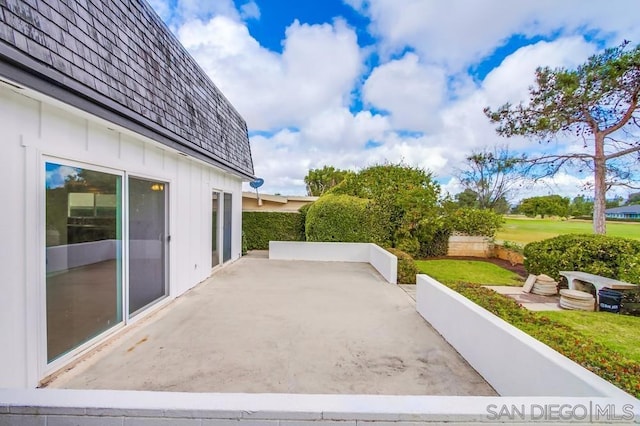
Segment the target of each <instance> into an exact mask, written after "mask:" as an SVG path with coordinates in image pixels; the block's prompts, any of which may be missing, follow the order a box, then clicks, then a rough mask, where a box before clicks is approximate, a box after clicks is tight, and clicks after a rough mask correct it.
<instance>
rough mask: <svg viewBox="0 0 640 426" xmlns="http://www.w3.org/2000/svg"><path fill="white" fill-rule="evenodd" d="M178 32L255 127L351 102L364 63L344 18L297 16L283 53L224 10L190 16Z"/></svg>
mask: <svg viewBox="0 0 640 426" xmlns="http://www.w3.org/2000/svg"><path fill="white" fill-rule="evenodd" d="M178 36H179V38H180V40H181V42H182V43H183V44H184V45H185V46H186V47H187V49H188V50H189V51H190V53H191V54H192V55H193V56H194V57H195V58H196V60H197V61H198V62H199V63H200V65H201V66H202V67H203V68H204V70H205V71H207V73H208V74H209V75H210V76H211V78H212V79H213V81H214V82H215V83H216V84H217V85H218V87H220V89H221V90H222V91H223V92H224V94H225V95H226V96H227V97H228V98H229V99H230V100H231V102H232V103H233V104H234V105H235V106H236V108H237V109H238V110H239V111H240V113H241V114H242V115H243V116H244V117H245V119H246V120H247V123H248V125H249V127H250V128H251V129H253V130H258V129H274V128H278V127H289V126H299V125H300V124H301V123H302V122H304V121H305V120H307V119H308V118H309V117H312V116H314V115H316V114H318V113H320V112H322V111H323V110H325V109H327V108H336V107H341V106H344V105H348V103H349V102H350V93H351V91H352V89H353V87H354V85H355V84H356V82H357V79H358V76H359V75H360V73H361V71H362V67H363V65H362V58H361V53H360V49H359V46H358V43H357V38H356V35H355V33H354V31H353V30H352V29H351V28H348V27H347V26H346V24H345V23H344V22H343V21H340V20H337V21H335V22H334V23H333V24H322V25H307V24H301V23H299V22H298V21H295V22H293V23H292V24H291V25H290V26H289V27H288V28H287V30H286V39H285V40H284V41H283V52H282V54H279V53H275V52H272V51H270V50H268V49H265V48H263V47H262V46H260V44H259V43H258V42H257V41H256V40H255V39H254V38H253V37H251V35H250V34H249V31H248V29H247V27H246V26H245V25H244V24H243V23H241V22H237V21H234V20H232V19H229V18H226V17H224V16H216V17H214V18H213V19H211V20H210V21H208V22H202V21H198V20H195V21H191V22H188V23H186V24H185V25H183V26H182V27H181V28H180V29H179V31H178Z"/></svg>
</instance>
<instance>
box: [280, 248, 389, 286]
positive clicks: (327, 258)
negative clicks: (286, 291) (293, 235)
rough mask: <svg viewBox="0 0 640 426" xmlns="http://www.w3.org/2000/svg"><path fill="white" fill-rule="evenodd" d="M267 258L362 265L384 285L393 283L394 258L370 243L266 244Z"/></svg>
mask: <svg viewBox="0 0 640 426" xmlns="http://www.w3.org/2000/svg"><path fill="white" fill-rule="evenodd" d="M269 259H274V260H309V261H318V262H322V261H324V262H366V263H370V264H371V265H372V266H373V267H374V268H375V269H376V270H377V271H378V272H379V273H380V275H382V276H383V277H384V278H385V279H386V280H387V282H390V283H391V284H397V271H398V258H397V257H396V256H394V255H393V254H391V253H389V252H388V251H386V250H385V249H383V248H382V247H380V246H378V245H376V244H372V243H334V242H300V241H269Z"/></svg>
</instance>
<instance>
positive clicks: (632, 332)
mask: <svg viewBox="0 0 640 426" xmlns="http://www.w3.org/2000/svg"><path fill="white" fill-rule="evenodd" d="M540 315H543V316H545V317H547V318H549V319H552V320H555V321H558V322H560V323H562V324H565V325H567V326H569V327H571V328H573V329H574V330H578V331H580V332H582V333H583V334H585V335H587V336H589V337H590V338H592V339H593V340H594V341H596V342H598V343H600V344H601V345H603V346H606V347H608V348H611V349H613V350H615V351H616V352H619V353H620V354H622V355H624V356H625V357H627V358H629V359H632V360H634V361H636V362H638V363H640V331H639V330H640V317H631V316H627V315H617V314H611V313H607V312H576V311H558V312H541V313H540Z"/></svg>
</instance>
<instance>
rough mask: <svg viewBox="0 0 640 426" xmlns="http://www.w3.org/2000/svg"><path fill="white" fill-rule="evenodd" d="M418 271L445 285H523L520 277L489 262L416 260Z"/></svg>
mask: <svg viewBox="0 0 640 426" xmlns="http://www.w3.org/2000/svg"><path fill="white" fill-rule="evenodd" d="M416 266H417V267H418V271H419V272H420V273H422V274H427V275H429V276H430V277H433V278H435V279H436V280H438V281H440V282H441V283H443V284H451V283H456V282H460V281H462V282H467V283H474V284H484V285H522V283H523V280H522V278H521V277H520V276H519V275H518V274H515V273H513V272H511V271H508V270H506V269H503V268H501V267H499V266H496V265H494V264H493V263H489V262H482V261H477V260H449V259H438V260H416Z"/></svg>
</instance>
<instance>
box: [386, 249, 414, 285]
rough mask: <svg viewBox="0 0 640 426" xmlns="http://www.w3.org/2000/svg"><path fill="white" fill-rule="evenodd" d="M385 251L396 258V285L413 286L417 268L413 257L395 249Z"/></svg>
mask: <svg viewBox="0 0 640 426" xmlns="http://www.w3.org/2000/svg"><path fill="white" fill-rule="evenodd" d="M386 250H387V251H388V252H389V253H391V254H393V255H394V256H395V257H397V258H398V275H397V282H398V284H415V283H416V274H417V273H418V267H417V266H416V262H415V261H414V260H413V257H411V256H410V255H408V254H407V253H405V252H403V251H402V250H398V249H395V248H388V249H386Z"/></svg>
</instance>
